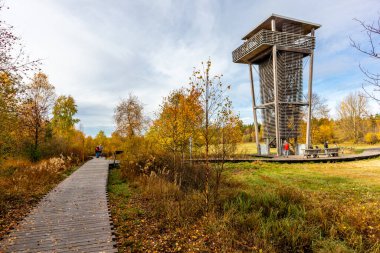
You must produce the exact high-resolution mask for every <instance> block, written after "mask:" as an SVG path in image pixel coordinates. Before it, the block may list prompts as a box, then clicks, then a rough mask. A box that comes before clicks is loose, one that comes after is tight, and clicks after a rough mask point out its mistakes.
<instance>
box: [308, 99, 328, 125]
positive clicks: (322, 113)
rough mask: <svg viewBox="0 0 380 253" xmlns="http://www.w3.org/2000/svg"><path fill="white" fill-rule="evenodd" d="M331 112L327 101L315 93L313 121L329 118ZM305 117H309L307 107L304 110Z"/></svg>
mask: <svg viewBox="0 0 380 253" xmlns="http://www.w3.org/2000/svg"><path fill="white" fill-rule="evenodd" d="M329 112H330V109H329V107H328V105H327V99H326V98H323V97H321V96H320V95H319V94H317V93H313V96H312V97H311V117H312V118H313V119H321V118H328V117H329ZM304 115H305V117H307V108H306V107H305V109H304ZM305 120H306V119H305Z"/></svg>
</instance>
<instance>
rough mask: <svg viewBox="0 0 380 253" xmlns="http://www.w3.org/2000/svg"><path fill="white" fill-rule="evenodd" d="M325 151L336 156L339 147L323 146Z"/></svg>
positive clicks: (328, 154)
mask: <svg viewBox="0 0 380 253" xmlns="http://www.w3.org/2000/svg"><path fill="white" fill-rule="evenodd" d="M325 153H326V155H327V156H333V157H336V156H338V154H339V147H335V148H325Z"/></svg>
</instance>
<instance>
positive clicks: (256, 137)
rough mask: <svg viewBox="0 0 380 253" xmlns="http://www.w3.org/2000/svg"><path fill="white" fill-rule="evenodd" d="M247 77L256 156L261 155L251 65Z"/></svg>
mask: <svg viewBox="0 0 380 253" xmlns="http://www.w3.org/2000/svg"><path fill="white" fill-rule="evenodd" d="M249 77H250V79H251V95H252V109H253V123H254V124H255V140H256V147H257V154H259V155H260V154H261V150H260V143H259V126H258V125H257V124H258V123H257V113H256V98H255V86H254V82H253V73H252V64H249Z"/></svg>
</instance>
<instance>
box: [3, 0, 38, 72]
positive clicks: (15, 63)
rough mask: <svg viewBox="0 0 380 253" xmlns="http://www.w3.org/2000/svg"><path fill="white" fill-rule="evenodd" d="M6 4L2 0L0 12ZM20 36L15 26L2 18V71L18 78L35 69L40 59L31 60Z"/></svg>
mask: <svg viewBox="0 0 380 253" xmlns="http://www.w3.org/2000/svg"><path fill="white" fill-rule="evenodd" d="M4 9H5V6H4V4H3V1H2V0H0V12H2V11H4ZM19 41H20V38H19V37H17V36H16V35H14V33H13V27H12V26H11V25H9V24H7V23H6V22H5V21H3V20H0V73H8V74H10V75H11V76H12V77H13V78H18V77H21V76H23V75H25V74H26V72H28V71H31V70H32V71H35V70H37V68H38V65H39V63H40V60H30V59H29V58H28V57H27V55H26V54H25V51H24V48H23V47H22V45H21V44H20V42H19Z"/></svg>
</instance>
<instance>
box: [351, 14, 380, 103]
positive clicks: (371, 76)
mask: <svg viewBox="0 0 380 253" xmlns="http://www.w3.org/2000/svg"><path fill="white" fill-rule="evenodd" d="M355 21H357V22H358V23H359V24H360V25H361V26H362V28H363V29H364V30H363V32H364V33H365V36H366V37H367V43H365V45H362V44H360V43H359V42H357V41H355V40H353V39H352V38H350V40H351V46H353V47H354V48H356V49H357V50H359V51H360V52H362V53H364V54H366V55H368V56H369V57H371V58H373V59H378V60H380V51H379V50H380V49H379V45H380V16H379V17H378V19H377V21H374V22H372V24H368V23H366V22H364V21H362V20H359V19H355ZM359 68H360V70H361V71H362V72H363V74H364V76H365V78H364V83H363V84H362V88H363V90H364V92H365V93H366V94H367V95H368V96H369V97H370V98H372V99H375V100H376V101H378V102H380V96H379V91H380V73H374V72H372V71H370V70H368V69H367V68H365V67H363V66H361V65H359Z"/></svg>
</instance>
